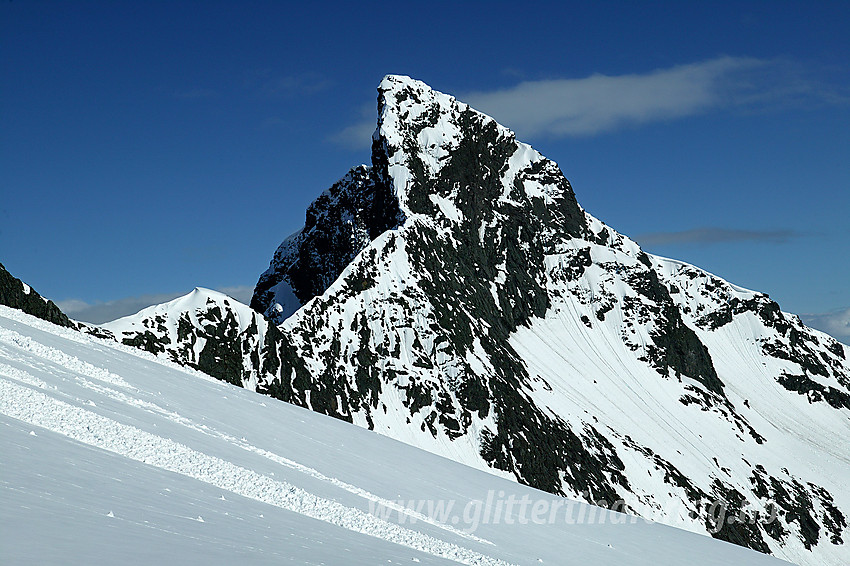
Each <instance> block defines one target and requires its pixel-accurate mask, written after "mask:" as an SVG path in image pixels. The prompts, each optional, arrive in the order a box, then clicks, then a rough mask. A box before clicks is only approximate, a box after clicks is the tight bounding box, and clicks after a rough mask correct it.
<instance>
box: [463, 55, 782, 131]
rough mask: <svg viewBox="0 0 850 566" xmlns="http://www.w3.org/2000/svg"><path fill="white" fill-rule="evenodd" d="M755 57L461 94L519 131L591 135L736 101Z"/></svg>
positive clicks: (758, 64) (759, 63)
mask: <svg viewBox="0 0 850 566" xmlns="http://www.w3.org/2000/svg"><path fill="white" fill-rule="evenodd" d="M765 64H766V63H764V62H763V61H760V60H758V59H751V58H739V57H720V58H718V59H712V60H710V61H705V62H702V63H692V64H689V65H677V66H675V67H671V68H669V69H658V70H655V71H652V72H650V73H646V74H629V75H620V76H608V75H602V74H595V75H592V76H590V77H587V78H583V79H557V80H543V81H526V82H522V83H520V84H518V85H517V86H515V87H513V88H509V89H505V90H499V91H495V92H475V93H470V94H468V95H467V96H466V97H465V100H466V101H467V102H469V103H470V104H471V105H472V106H473V107H474V108H476V109H478V110H481V111H482V112H486V113H487V114H490V115H491V116H493V117H494V118H496V119H497V120H499V121H500V122H502V123H504V124H505V125H506V126H508V127H511V128H513V129H515V131H517V133H518V134H520V135H537V134H550V135H553V136H558V137H560V136H578V135H592V134H597V133H600V132H604V131H609V130H614V129H616V128H619V127H622V126H624V125H628V124H642V123H647V122H653V121H657V120H666V119H671V118H680V117H683V116H690V115H693V114H698V113H701V112H704V111H706V110H708V109H710V108H712V107H717V106H722V105H727V104H731V103H734V102H735V98H736V97H738V96H741V95H742V94H743V93H742V91H744V92H749V91H750V89H749V88H747V86H746V84H745V83H744V82H743V80H742V79H743V77H744V75H746V73H747V71H751V70H754V69H757V68H759V67H763V66H764V65H765Z"/></svg>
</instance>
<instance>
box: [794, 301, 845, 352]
mask: <svg viewBox="0 0 850 566" xmlns="http://www.w3.org/2000/svg"><path fill="white" fill-rule="evenodd" d="M800 318H802V319H803V322H805V323H806V324H807V325H808V326H811V327H812V328H817V329H818V330H822V331H823V332H826V333H827V334H830V335H831V336H833V337H834V338H835V339H836V340H839V341H841V342H844V343H845V344H850V307H847V308H845V309H839V310H836V311H832V312H827V313H820V314H804V315H800Z"/></svg>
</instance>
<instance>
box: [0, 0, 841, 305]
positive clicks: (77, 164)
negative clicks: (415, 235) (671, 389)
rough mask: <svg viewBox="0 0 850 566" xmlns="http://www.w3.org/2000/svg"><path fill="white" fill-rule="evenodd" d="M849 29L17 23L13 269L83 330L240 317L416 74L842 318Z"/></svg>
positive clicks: (524, 10) (534, 10)
mask: <svg viewBox="0 0 850 566" xmlns="http://www.w3.org/2000/svg"><path fill="white" fill-rule="evenodd" d="M582 4H589V5H582ZM848 26H850V2H843V1H837V2H834V3H830V2H799V3H798V2H781V1H774V2H753V3H746V2H729V3H722V2H711V3H700V5H697V3H693V2H679V1H676V2H669V3H663V2H592V3H580V4H577V5H574V6H573V5H569V4H568V3H561V2H552V3H549V4H547V3H537V4H534V5H533V7H525V6H524V5H521V4H518V3H516V2H512V3H509V4H507V3H505V4H503V3H494V2H486V3H484V2H482V3H457V4H455V3H436V2H428V3H418V4H417V5H416V6H414V7H410V6H407V5H406V4H404V3H393V4H387V5H381V4H367V3H363V2H345V3H328V4H322V5H311V4H310V3H306V2H301V3H284V2H227V3H224V2H197V3H193V2H144V3H141V2H139V3H130V2H38V1H31V0H14V1H4V2H2V3H0V81H2V82H0V191H2V201H1V202H2V203H1V204H0V262H2V263H3V264H5V265H6V267H7V268H8V269H9V270H10V271H11V272H12V273H13V274H15V275H16V276H18V277H20V278H22V279H24V280H25V281H28V282H29V283H30V284H32V285H33V286H35V287H36V289H38V290H39V292H41V293H42V294H44V295H46V296H48V297H51V298H53V299H54V300H57V301H64V303H63V304H64V305H65V306H66V308H68V310H69V311H74V306H73V305H74V303H72V302H69V301H71V300H74V301H81V302H84V303H88V304H96V303H104V302H110V301H122V300H124V299H128V298H138V297H140V296H143V295H156V296H157V297H161V296H166V295H170V294H177V293H182V292H188V291H189V290H191V288H192V287H194V286H205V287H211V288H232V287H242V288H243V289H242V294H243V296H244V292H245V289H244V288H250V287H252V286H253V285H254V283H255V282H256V280H257V277H258V276H259V274H260V273H261V272H262V271H263V270H264V269H265V268H266V267H267V266H268V262H269V260H270V259H271V256H272V254H273V252H274V250H275V248H276V246H277V245H278V244H279V243H280V241H281V240H282V239H283V238H284V237H285V236H286V235H288V234H289V233H291V232H292V231H294V230H296V229H298V228H299V227H300V226H301V224H302V223H303V220H304V209H305V207H306V206H307V204H308V203H309V202H310V201H311V200H312V199H313V198H315V197H316V196H317V195H318V194H319V193H320V192H321V191H322V190H324V189H325V188H327V187H328V186H329V185H330V184H331V183H332V182H333V181H335V180H336V179H337V178H339V177H340V176H342V175H343V174H344V173H345V172H346V171H347V170H348V168H349V167H351V166H352V165H356V164H358V163H362V162H368V160H369V153H368V135H369V134H368V130H369V127H370V126H369V125H368V122H373V121H374V115H375V108H374V106H375V87H376V86H377V84H378V82H379V81H380V79H381V77H382V76H383V75H385V74H388V73H400V74H407V75H410V76H413V77H415V78H418V79H421V80H424V81H425V82H427V83H429V84H430V85H431V86H433V87H434V88H436V89H438V90H441V91H444V92H449V93H452V94H455V95H456V96H458V97H459V98H461V99H462V100H469V101H470V102H473V103H475V102H476V101H480V102H481V104H480V105H481V106H485V107H484V108H482V109H483V110H485V111H488V112H490V113H491V114H493V115H494V116H495V117H496V118H497V119H499V120H500V121H502V122H504V123H505V124H506V125H507V126H509V127H511V128H513V129H515V130H516V131H517V132H518V134H520V137H523V138H524V139H525V141H528V142H529V143H531V144H532V145H534V146H535V147H536V148H537V149H538V150H540V151H541V152H542V153H544V154H545V155H547V156H548V157H550V158H551V159H554V160H555V161H557V162H558V163H559V164H560V165H561V168H562V169H563V171H564V172H565V174H566V175H567V177H568V178H569V179H570V180H571V182H572V183H573V187H574V189H575V191H576V194H577V195H578V198H579V202H580V203H581V204H582V205H583V206H584V207H585V208H586V209H588V210H589V211H590V212H591V213H593V214H594V215H596V216H597V217H599V218H600V219H602V220H603V221H605V222H606V223H608V224H609V225H611V226H613V227H614V228H616V229H618V230H620V231H621V232H624V233H626V234H628V235H630V236H632V237H635V238H636V239H638V241H641V242H642V243H644V244H645V247H646V248H647V249H648V251H651V252H654V253H659V254H662V255H668V256H672V257H676V258H678V259H683V260H686V261H689V262H691V263H695V264H697V265H699V266H701V267H703V268H705V269H708V270H710V271H712V272H714V273H716V274H718V275H720V276H722V277H724V278H726V279H729V280H731V281H733V282H735V283H737V284H740V285H743V286H746V287H750V288H755V289H759V290H763V291H766V292H768V293H770V295H771V296H772V297H774V298H776V299H777V300H778V301H779V302H780V304H781V305H782V306H783V308H784V309H785V310H790V311H793V312H800V313H822V312H827V311H833V310H836V309H841V308H846V307H850V285H848V282H850V267H848V264H850V262H848V261H847V258H848V257H850V222H848V216H850V191H848V189H850V155H848V153H850V152H848V150H850V66H848V64H847V62H848V61H850V39H848V34H847V29H848ZM606 77H607V78H606ZM642 85H643V86H646V90H645V91H644V90H641V89H642V88H643V86H642ZM543 92H545V93H548V94H547V95H545V96H544V95H543V94H541V95H540V96H543V97H544V98H542V99H538V98H535V96H537V95H538V94H539V93H543ZM494 93H495V94H494ZM636 100H637V102H635V101H636ZM523 102H526V104H523ZM529 108H533V110H534V112H537V114H536V115H534V116H530V115H529ZM571 109H572V110H571ZM571 112H572V113H571ZM532 118H534V119H537V122H534V121H533V120H532ZM364 120H365V122H366V125H365V126H364ZM364 128H365V129H364ZM363 132H365V138H366V139H363V140H362V142H358V140H359V139H361V138H362V136H359V134H361V133H363ZM234 292H235V293H236V294H237V295H238V294H239V291H238V290H235V291H234ZM77 304H78V306H79V305H81V304H82V303H77ZM72 316H73V312H72Z"/></svg>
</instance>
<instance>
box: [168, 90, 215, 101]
mask: <svg viewBox="0 0 850 566" xmlns="http://www.w3.org/2000/svg"><path fill="white" fill-rule="evenodd" d="M214 96H218V93H217V92H216V91H214V90H213V89H211V88H193V89H188V90H176V91H174V98H180V99H183V100H193V99H198V98H212V97H214Z"/></svg>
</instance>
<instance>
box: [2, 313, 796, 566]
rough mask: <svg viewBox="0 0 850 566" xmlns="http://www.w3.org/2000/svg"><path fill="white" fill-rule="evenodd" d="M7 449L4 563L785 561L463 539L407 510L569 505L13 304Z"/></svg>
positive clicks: (622, 529) (612, 541) (594, 542)
mask: <svg viewBox="0 0 850 566" xmlns="http://www.w3.org/2000/svg"><path fill="white" fill-rule="evenodd" d="M0 453H2V455H3V456H2V458H0V504H2V508H3V512H2V514H0V558H2V562H3V563H4V564H10V565H12V564H15V565H17V564H27V565H29V564H91V563H99V564H114V563H121V564H126V565H132V564H150V563H152V562H154V561H163V562H165V563H174V564H185V565H191V564H198V565H205V566H208V565H210V564H224V563H228V564H230V563H234V562H237V561H238V562H240V563H244V564H369V565H373V564H403V565H407V564H455V563H460V564H479V565H491V564H493V565H495V564H499V565H503V564H504V565H507V564H535V565H538V564H558V565H565V564H589V563H592V564H634V565H644V564H645V565H650V564H651V565H654V566H664V565H671V566H672V565H679V564H683V563H688V564H705V565H710V564H716V565H721V564H722V565H725V564H742V565H749V564H752V565H757V564H765V565H767V564H779V563H780V562H779V561H778V560H776V559H774V558H771V557H768V556H765V555H762V554H759V553H756V552H753V551H750V550H747V549H745V548H741V547H737V546H734V545H731V544H728V543H725V542H721V541H716V540H712V539H711V538H708V537H705V536H700V535H696V534H692V533H688V532H685V531H681V530H677V529H674V528H671V527H667V526H662V525H656V524H648V523H645V522H643V521H638V522H631V521H626V520H622V519H624V517H623V516H618V517H619V519H616V520H608V521H606V522H604V523H603V524H567V522H566V521H565V520H564V519H565V518H564V517H563V516H562V515H555V516H553V519H552V520H551V521H549V520H547V521H543V522H542V524H531V523H529V524H519V523H518V522H515V521H514V522H513V524H508V521H507V520H502V521H500V522H499V524H482V525H480V526H479V527H478V528H476V529H474V531H472V532H469V531H470V530H471V529H468V528H464V523H463V522H462V521H457V520H449V521H447V522H445V523H441V522H440V521H436V520H433V518H429V516H423V515H422V514H418V515H417V512H416V511H415V510H408V511H405V512H404V513H400V512H399V511H398V508H399V504H398V503H397V502H398V501H411V500H413V501H415V500H430V501H438V500H439V501H449V500H452V501H456V502H457V505H458V506H459V507H463V506H465V505H466V504H468V503H469V502H471V501H474V500H478V499H482V498H484V497H486V495H487V493H488V491H491V492H497V493H498V492H503V497H504V498H507V497H509V496H511V495H513V496H515V497H516V498H517V499H519V498H521V497H523V496H527V497H528V498H530V499H531V500H535V501H536V500H544V499H545V500H559V501H561V502H566V500H560V499H559V498H554V497H553V496H551V495H548V494H545V493H542V492H539V491H536V490H534V489H531V488H528V487H525V486H522V485H518V484H516V483H514V482H511V481H507V480H504V479H501V478H498V477H496V476H493V475H491V474H487V473H484V472H481V471H478V470H474V469H471V468H468V467H465V466H463V465H461V464H458V463H455V462H452V461H449V460H446V459H443V458H440V457H438V456H435V455H433V454H430V453H427V452H424V451H421V450H418V449H416V448H413V447H411V446H408V445H405V444H402V443H400V442H397V441H395V440H392V439H389V438H386V437H384V436H380V435H378V434H375V433H374V432H370V431H367V430H364V429H362V428H360V427H356V426H352V425H350V424H348V423H344V422H342V421H340V420H337V419H333V418H330V417H326V416H323V415H319V414H317V413H314V412H311V411H308V410H305V409H302V408H299V407H295V406H293V405H290V404H287V403H282V402H279V401H276V400H273V399H269V398H268V397H264V396H260V395H257V394H256V393H253V392H250V391H246V390H244V389H241V388H238V387H234V386H232V385H229V384H227V383H223V382H221V381H217V380H214V379H212V378H210V377H208V376H206V375H204V374H202V373H200V372H195V371H192V370H187V369H185V368H183V367H180V366H177V365H175V364H172V363H170V362H167V361H164V360H161V359H158V358H156V357H154V356H152V355H150V354H148V353H146V352H142V351H140V350H138V349H136V348H131V347H128V346H124V345H121V344H117V343H115V342H113V341H109V340H105V339H99V338H96V337H92V336H87V335H85V334H82V333H79V332H76V331H74V330H70V329H64V328H60V327H57V326H54V325H52V324H50V323H47V322H44V321H41V320H38V319H35V318H33V317H30V316H29V315H26V314H23V313H21V312H20V311H16V310H13V309H10V308H7V307H0ZM375 505H384V506H387V507H388V508H390V509H392V510H393V513H391V514H390V515H386V516H378V515H377V514H376V513H373V512H372V511H373V510H374V509H375ZM577 505H580V508H581V509H583V510H584V512H587V511H588V509H589V507H588V506H586V505H584V504H577ZM401 516H403V517H405V518H406V519H407V520H402V521H400V520H399V517H401ZM411 516H413V517H414V518H417V519H418V520H417V521H416V522H414V523H413V524H411ZM455 517H456V516H455ZM611 517H615V516H614V515H611ZM585 523H586V522H585ZM596 523H598V521H597V522H596Z"/></svg>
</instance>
